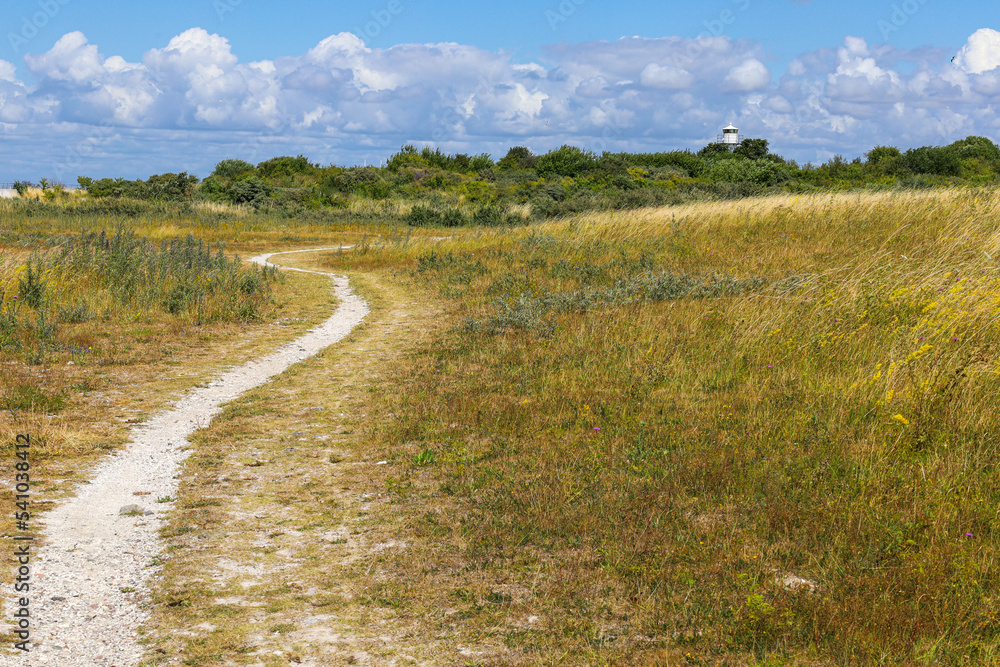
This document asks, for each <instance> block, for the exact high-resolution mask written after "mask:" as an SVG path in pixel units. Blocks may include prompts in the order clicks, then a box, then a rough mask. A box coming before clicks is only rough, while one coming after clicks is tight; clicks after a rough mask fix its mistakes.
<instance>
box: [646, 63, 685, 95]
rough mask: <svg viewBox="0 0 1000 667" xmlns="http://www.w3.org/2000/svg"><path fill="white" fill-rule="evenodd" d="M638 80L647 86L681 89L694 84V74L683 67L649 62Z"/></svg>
mask: <svg viewBox="0 0 1000 667" xmlns="http://www.w3.org/2000/svg"><path fill="white" fill-rule="evenodd" d="M639 81H641V82H642V85H644V86H646V87H648V88H660V89H662V90H682V89H684V88H690V87H691V85H692V84H694V75H692V74H691V72H689V71H687V70H686V69H684V68H683V67H674V66H672V65H665V66H664V65H658V64H657V63H649V64H648V65H646V66H645V67H644V68H643V70H642V73H641V74H640V75H639Z"/></svg>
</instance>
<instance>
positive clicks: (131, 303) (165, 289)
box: [0, 227, 278, 355]
mask: <svg viewBox="0 0 1000 667" xmlns="http://www.w3.org/2000/svg"><path fill="white" fill-rule="evenodd" d="M277 278H278V274H277V272H276V271H274V270H267V269H259V268H257V267H248V266H246V265H244V264H243V263H242V262H241V261H240V259H239V257H234V258H232V259H230V258H228V257H226V256H225V255H224V254H223V252H222V249H221V247H220V248H217V249H216V251H215V252H214V253H213V252H212V250H211V249H210V248H209V247H208V246H207V245H206V244H205V243H203V242H202V241H200V240H197V239H195V238H194V237H193V236H191V235H188V236H187V237H185V238H182V239H180V238H175V239H172V240H169V241H167V240H164V241H162V242H160V243H159V244H155V243H152V242H150V241H148V240H146V239H144V238H140V237H138V236H136V235H135V233H134V231H132V230H131V229H127V228H124V227H119V228H118V230H117V231H116V232H115V233H114V234H112V235H108V234H106V233H105V232H103V231H101V232H85V233H83V234H80V235H78V236H68V237H65V238H63V239H61V244H60V245H58V246H55V247H53V248H51V249H48V250H45V251H38V250H36V251H35V252H33V253H32V254H30V255H28V256H27V257H26V258H24V257H16V256H13V257H11V256H9V257H8V259H7V260H6V261H5V262H4V263H3V265H0V350H4V349H10V350H20V349H23V350H36V355H40V354H41V348H44V347H46V346H54V347H59V346H65V344H66V343H65V342H62V343H60V342H59V341H58V340H57V331H58V329H59V326H60V325H61V324H70V325H74V324H79V323H83V322H87V321H90V320H101V321H103V322H115V323H128V322H133V321H136V320H138V319H143V318H145V319H148V318H150V317H157V315H158V314H163V313H166V314H170V315H172V316H174V317H175V318H177V319H179V321H182V322H189V323H193V324H206V323H211V322H221V321H249V320H255V319H259V318H260V317H261V316H262V314H263V313H264V312H265V311H266V310H267V309H269V308H270V305H271V299H270V283H271V281H273V280H275V279H277Z"/></svg>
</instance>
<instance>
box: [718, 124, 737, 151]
mask: <svg viewBox="0 0 1000 667" xmlns="http://www.w3.org/2000/svg"><path fill="white" fill-rule="evenodd" d="M742 142H743V137H741V136H740V130H739V128H737V127H736V126H734V125H733V124H732V123H730V124H729V125H727V126H726V127H724V128H722V134H720V135H719V136H718V138H717V139H716V143H719V144H722V145H724V146H728V147H729V148H736V147H737V146H739V145H740V144H741V143H742Z"/></svg>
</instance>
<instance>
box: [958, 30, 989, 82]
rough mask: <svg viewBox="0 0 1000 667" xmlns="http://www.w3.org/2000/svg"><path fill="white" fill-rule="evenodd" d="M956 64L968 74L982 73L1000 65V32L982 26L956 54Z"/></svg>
mask: <svg viewBox="0 0 1000 667" xmlns="http://www.w3.org/2000/svg"><path fill="white" fill-rule="evenodd" d="M955 64H956V65H957V66H958V67H959V68H960V69H962V71H964V72H966V73H968V74H982V73H983V72H989V71H990V70H994V69H997V68H998V67H1000V32H997V31H996V30H992V29H991V28H981V29H979V30H977V31H976V32H974V33H972V36H971V37H969V41H967V42H966V43H965V46H963V47H962V49H961V50H960V51H959V52H958V55H957V56H955Z"/></svg>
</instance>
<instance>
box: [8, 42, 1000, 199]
mask: <svg viewBox="0 0 1000 667" xmlns="http://www.w3.org/2000/svg"><path fill="white" fill-rule="evenodd" d="M768 62H769V58H768V55H767V54H766V53H764V52H763V50H762V49H761V47H760V46H759V45H758V44H757V43H755V42H753V41H750V40H739V39H730V38H728V37H725V36H720V37H699V38H696V39H682V38H678V37H664V38H659V39H649V38H639V37H626V38H622V39H619V40H616V41H612V42H604V41H601V42H588V43H580V44H566V43H560V44H555V45H551V46H549V47H548V48H547V49H546V50H545V52H544V58H543V59H542V62H533V63H517V62H515V61H514V60H513V58H512V56H511V55H510V54H508V53H504V52H490V51H484V50H482V49H479V48H476V47H474V46H466V45H461V44H454V43H442V44H403V45H398V46H393V47H391V48H385V49H375V48H371V47H369V46H367V45H366V44H365V42H364V41H363V40H362V39H360V38H359V37H357V36H355V35H353V34H351V33H340V34H337V35H332V36H330V37H327V38H326V39H324V40H322V41H321V42H320V43H319V44H317V45H316V46H315V47H314V48H312V49H310V50H309V51H308V52H306V53H304V54H301V55H295V56H288V57H282V58H277V59H275V60H273V61H271V60H266V61H260V62H248V63H241V62H240V61H239V59H238V57H237V56H236V55H235V54H234V53H233V52H232V49H231V47H230V44H229V42H228V41H227V40H226V39H225V38H224V37H221V36H219V35H215V34H210V33H208V32H207V31H205V30H202V29H201V28H192V29H190V30H187V31H186V32H184V33H182V34H180V35H177V36H176V37H174V38H173V39H171V40H170V42H169V43H168V44H167V45H166V46H165V47H163V48H153V49H150V50H149V51H147V52H146V53H145V54H144V55H143V58H142V62H128V61H126V60H125V59H123V58H121V57H120V56H116V55H111V56H105V55H104V54H102V53H101V51H100V48H99V45H96V44H91V43H90V42H89V41H88V39H87V38H86V36H85V35H83V34H82V33H80V32H71V33H69V34H66V35H64V36H63V37H62V38H61V39H59V41H58V42H56V44H55V45H54V46H53V47H52V48H51V49H50V50H49V51H47V52H45V53H41V54H33V55H27V56H25V58H24V63H25V65H26V67H27V69H28V71H29V72H30V75H31V77H30V78H31V80H32V83H30V84H29V83H27V82H25V81H22V80H20V79H19V78H18V76H17V70H16V68H15V66H14V64H12V63H9V62H5V61H0V137H2V140H3V141H4V142H5V143H6V144H7V145H8V153H9V152H10V148H12V147H14V148H18V149H19V151H18V154H20V152H21V151H29V152H30V151H32V150H34V151H36V152H37V153H38V156H37V157H36V159H34V160H33V161H32V162H31V163H32V164H35V165H38V164H39V163H40V164H41V165H42V167H44V166H46V165H47V166H48V167H49V168H50V169H57V170H59V171H61V172H63V173H61V174H56V175H57V176H60V177H62V178H69V179H70V180H72V179H73V178H75V176H76V174H75V173H72V174H71V173H69V172H71V171H72V170H73V169H78V170H79V169H91V171H93V169H92V167H94V168H100V167H102V166H104V165H110V164H118V165H123V166H124V172H127V173H124V172H123V173H122V174H121V175H127V176H136V175H138V176H142V175H148V172H149V170H150V168H153V166H157V167H158V166H159V164H160V162H158V160H163V161H164V162H163V166H162V167H160V170H165V169H167V168H171V169H177V168H179V167H178V165H180V164H183V165H190V167H189V168H190V169H191V170H193V171H196V172H198V173H200V174H201V175H205V174H206V173H207V170H208V169H210V167H211V165H212V164H214V161H216V160H217V159H221V158H222V157H226V156H233V157H247V158H251V159H252V158H254V157H259V158H260V159H263V158H265V157H270V156H271V155H274V154H277V153H280V152H296V153H297V152H302V153H305V154H307V155H310V157H312V158H313V159H315V160H318V161H323V162H335V163H354V162H356V161H360V159H359V158H360V156H368V155H370V154H374V155H377V156H380V157H385V156H387V155H388V154H389V153H390V152H393V151H394V150H395V149H397V148H398V147H399V145H401V144H402V143H406V142H416V143H434V144H437V145H440V146H442V147H443V148H444V149H445V150H449V151H453V152H458V151H464V152H481V151H485V152H494V153H502V152H503V151H505V150H506V148H507V147H509V146H511V145H515V144H526V145H529V146H532V147H533V148H535V149H536V150H545V149H547V148H551V147H553V146H558V145H560V144H562V143H574V144H576V145H581V146H585V147H587V148H590V149H592V150H598V151H600V150H633V151H656V150H670V149H675V148H698V147H700V146H702V145H704V144H705V143H706V142H707V141H709V140H711V139H713V138H714V137H715V135H716V133H717V132H718V130H719V128H721V127H722V126H723V125H726V124H727V123H729V122H734V123H735V124H736V125H738V126H739V127H740V128H741V130H742V131H743V132H744V133H745V134H747V135H749V136H759V137H765V138H768V139H769V140H770V141H771V144H772V146H773V147H774V148H775V149H776V150H777V151H778V152H781V153H782V154H784V155H786V156H788V157H793V158H796V159H799V160H802V161H805V160H821V159H825V158H826V157H829V156H830V155H832V154H834V153H842V154H845V155H855V154H860V152H863V151H864V150H867V149H868V148H871V147H872V146H874V145H876V144H886V143H890V144H895V145H901V146H903V147H906V146H911V145H922V144H940V143H946V142H949V141H952V140H954V139H956V138H960V137H964V136H966V135H968V134H981V135H986V136H990V137H991V138H993V139H994V140H996V139H998V138H1000V111H998V109H1000V32H997V31H995V30H991V29H985V28H984V29H982V30H978V31H977V32H975V33H974V34H973V35H971V36H970V37H969V39H968V41H967V43H966V44H965V45H964V46H963V47H962V49H961V50H960V51H959V52H958V54H957V55H956V56H955V57H954V58H953V59H950V58H949V57H948V56H947V55H946V54H945V52H944V51H939V50H934V49H921V50H903V49H897V48H893V47H890V46H885V45H869V44H868V43H867V42H866V41H865V40H864V39H861V38H857V37H850V36H849V37H846V38H845V40H844V43H843V45H842V46H840V47H839V48H836V49H820V50H817V51H813V52H809V53H804V54H800V55H799V56H798V57H797V58H795V59H794V60H793V61H792V62H791V63H790V64H789V66H788V67H787V68H786V70H785V71H784V72H783V73H782V74H781V75H780V76H777V77H776V76H775V73H774V72H773V71H772V68H771V67H769V66H768V64H767V63H768ZM29 135H34V137H35V140H34V141H32V140H30V139H29ZM40 136H44V137H45V139H44V140H43V139H39V138H38V137H40ZM194 146H198V147H200V150H199V151H198V152H197V153H191V151H190V148H191V147H194ZM171 147H173V149H172V148H171ZM296 147H298V148H296ZM317 151H318V152H319V154H318V153H317ZM251 153H258V155H252V154H251ZM150 156H152V158H151V157H150ZM39 158H40V159H39ZM171 158H172V159H173V162H170V160H171ZM376 159H377V158H376ZM27 163H28V161H26V162H25V164H27ZM140 165H141V168H140ZM130 169H131V170H132V171H130ZM135 169H139V170H138V171H137V172H136V171H134V170H135ZM143 170H144V171H143ZM42 171H44V169H42ZM101 173H102V175H103V172H101ZM38 175H46V174H44V173H40V174H38ZM115 175H118V172H115ZM0 177H2V176H0Z"/></svg>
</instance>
